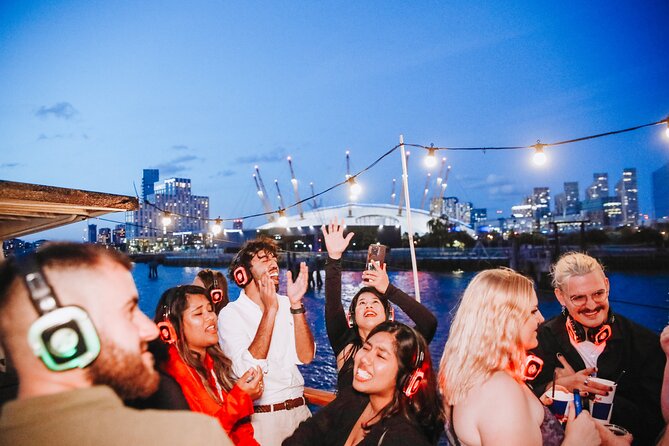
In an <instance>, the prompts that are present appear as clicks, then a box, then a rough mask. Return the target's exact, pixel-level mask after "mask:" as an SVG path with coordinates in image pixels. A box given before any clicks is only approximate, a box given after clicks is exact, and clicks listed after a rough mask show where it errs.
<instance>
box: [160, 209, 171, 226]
mask: <svg viewBox="0 0 669 446" xmlns="http://www.w3.org/2000/svg"><path fill="white" fill-rule="evenodd" d="M162 222H163V226H169V225H171V224H172V214H170V213H169V212H168V211H165V212H163V219H162Z"/></svg>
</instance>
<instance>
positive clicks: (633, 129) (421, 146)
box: [138, 117, 669, 223]
mask: <svg viewBox="0 0 669 446" xmlns="http://www.w3.org/2000/svg"><path fill="white" fill-rule="evenodd" d="M660 124H665V125H667V129H665V132H666V133H667V136H668V137H669V117H667V118H664V119H662V120H660V121H656V122H651V123H648V124H642V125H638V126H635V127H630V128H626V129H622V130H614V131H610V132H606V133H599V134H596V135H589V136H584V137H580V138H574V139H569V140H565V141H558V142H554V143H543V144H541V150H539V148H538V147H536V144H535V145H531V146H503V147H433V146H432V145H431V146H430V147H427V146H424V145H420V144H409V143H404V146H406V147H416V148H421V149H424V150H428V155H429V151H430V149H434V150H435V151H437V150H451V151H482V152H486V151H489V150H495V151H497V150H522V149H528V148H532V149H535V155H534V156H535V157H538V158H539V159H541V158H542V155H540V154H539V152H543V149H544V148H546V147H554V146H559V145H565V144H572V143H575V142H581V141H586V140H589V139H595V138H601V137H604V136H611V135H616V134H620V133H626V132H631V131H635V130H639V129H642V128H645V127H651V126H655V125H660ZM399 147H400V144H397V145H395V146H394V147H392V148H391V149H389V150H388V151H386V152H385V153H384V154H383V155H381V156H380V157H378V158H377V159H376V160H375V161H374V162H372V163H371V164H370V165H369V166H367V167H365V168H364V169H362V170H360V171H359V172H357V173H355V174H353V175H350V176H349V175H347V178H346V179H345V180H343V181H341V182H339V183H337V184H334V185H332V186H330V187H328V188H326V189H324V190H322V191H320V192H318V193H315V194H312V195H311V196H309V197H306V198H304V199H301V200H299V201H297V202H295V203H293V204H291V205H289V206H286V207H285V208H284V209H283V210H284V211H285V210H286V209H290V208H293V207H296V206H299V205H300V204H302V203H305V202H307V201H308V200H314V199H316V198H317V197H319V196H321V195H324V194H326V193H328V192H330V191H332V190H333V189H336V188H338V187H340V186H342V185H344V184H346V183H348V184H349V186H352V182H351V181H350V180H351V179H355V177H357V176H359V175H361V174H362V173H364V172H366V171H368V170H370V169H371V168H372V167H374V166H375V165H376V164H378V163H379V162H381V160H383V159H384V158H386V157H387V156H389V155H390V154H391V153H393V152H395V150H397V149H398V148H399ZM347 152H348V151H347ZM409 153H410V152H407V158H408V156H409ZM347 155H348V153H347ZM543 158H544V160H545V159H546V154H545V153H543ZM256 167H257V166H256ZM449 169H450V166H449ZM254 178H255V175H254ZM354 182H355V181H353V183H354ZM358 186H359V185H358ZM442 188H445V182H444V183H442ZM258 195H260V196H261V197H262V196H263V195H264V194H263V193H262V192H261V191H260V190H258ZM138 198H139V197H138ZM144 203H146V204H147V205H149V206H152V207H153V208H155V209H156V210H158V211H160V212H165V211H163V210H162V209H160V208H159V207H158V206H156V205H155V204H153V203H150V202H149V201H146V200H144ZM273 213H275V211H267V212H259V213H256V214H250V215H245V216H242V217H230V218H224V219H221V220H222V221H234V220H245V219H249V218H254V217H264V216H267V215H271V214H273ZM175 215H178V216H180V217H182V218H186V219H194V220H202V221H212V219H208V218H202V217H194V216H189V215H181V214H177V213H175ZM170 223H171V220H170Z"/></svg>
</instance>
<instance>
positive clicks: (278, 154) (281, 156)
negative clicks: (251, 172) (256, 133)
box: [235, 148, 286, 164]
mask: <svg viewBox="0 0 669 446" xmlns="http://www.w3.org/2000/svg"><path fill="white" fill-rule="evenodd" d="M285 159H286V150H285V149H283V148H280V149H278V150H276V151H274V152H272V153H264V154H258V155H249V156H240V157H239V158H237V159H236V160H235V161H236V162H238V163H244V164H258V163H278V162H280V161H284V160H285Z"/></svg>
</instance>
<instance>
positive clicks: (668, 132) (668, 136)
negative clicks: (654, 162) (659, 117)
mask: <svg viewBox="0 0 669 446" xmlns="http://www.w3.org/2000/svg"><path fill="white" fill-rule="evenodd" d="M664 134H665V135H667V138H669V118H667V128H666V129H664Z"/></svg>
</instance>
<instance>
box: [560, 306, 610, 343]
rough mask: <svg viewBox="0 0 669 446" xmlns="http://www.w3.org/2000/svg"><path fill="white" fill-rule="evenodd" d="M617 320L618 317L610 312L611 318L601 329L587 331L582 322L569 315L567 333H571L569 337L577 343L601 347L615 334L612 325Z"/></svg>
mask: <svg viewBox="0 0 669 446" xmlns="http://www.w3.org/2000/svg"><path fill="white" fill-rule="evenodd" d="M615 320H616V317H615V316H614V315H613V313H611V312H609V317H608V318H607V319H606V322H604V323H603V324H602V325H600V326H599V327H595V328H589V329H587V330H586V328H585V327H584V326H583V325H582V324H581V323H580V322H578V321H577V320H575V319H574V318H572V317H571V315H567V323H566V326H567V333H569V337H570V338H571V339H572V340H573V341H574V342H576V343H581V342H584V341H590V342H592V343H593V344H595V345H600V344H603V343H604V342H606V340H607V339H609V338H610V337H611V335H612V334H613V333H612V330H611V324H613V323H614V322H615Z"/></svg>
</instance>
